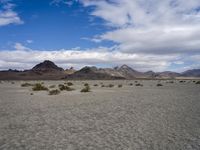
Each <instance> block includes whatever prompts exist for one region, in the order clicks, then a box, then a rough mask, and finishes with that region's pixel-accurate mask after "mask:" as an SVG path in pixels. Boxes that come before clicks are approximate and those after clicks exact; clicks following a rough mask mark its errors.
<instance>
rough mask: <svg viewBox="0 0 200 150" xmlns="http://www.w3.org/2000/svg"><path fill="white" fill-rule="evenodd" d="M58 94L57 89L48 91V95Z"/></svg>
mask: <svg viewBox="0 0 200 150" xmlns="http://www.w3.org/2000/svg"><path fill="white" fill-rule="evenodd" d="M58 94H60V90H58V89H55V90H51V91H49V95H58Z"/></svg>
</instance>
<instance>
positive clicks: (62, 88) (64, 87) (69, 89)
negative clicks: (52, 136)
mask: <svg viewBox="0 0 200 150" xmlns="http://www.w3.org/2000/svg"><path fill="white" fill-rule="evenodd" d="M58 87H59V89H60V90H61V91H64V90H65V91H73V90H74V89H73V88H71V87H69V86H65V85H63V84H59V85H58Z"/></svg>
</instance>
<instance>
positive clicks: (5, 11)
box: [0, 0, 24, 26]
mask: <svg viewBox="0 0 200 150" xmlns="http://www.w3.org/2000/svg"><path fill="white" fill-rule="evenodd" d="M0 4H1V5H2V9H1V10H0V26H5V25H9V24H23V23H24V22H23V21H22V20H21V18H20V17H19V15H18V13H17V12H15V11H14V10H13V8H14V6H15V5H14V4H12V3H10V1H7V0H1V1H0Z"/></svg>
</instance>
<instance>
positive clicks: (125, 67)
mask: <svg viewBox="0 0 200 150" xmlns="http://www.w3.org/2000/svg"><path fill="white" fill-rule="evenodd" d="M120 69H132V68H131V67H129V66H128V65H126V64H124V65H122V66H121V67H120Z"/></svg>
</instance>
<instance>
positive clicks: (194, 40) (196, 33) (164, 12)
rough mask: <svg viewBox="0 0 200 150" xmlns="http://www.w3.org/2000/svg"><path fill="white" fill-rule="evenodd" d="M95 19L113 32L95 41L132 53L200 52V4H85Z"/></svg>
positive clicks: (108, 0) (107, 0) (93, 0)
mask: <svg viewBox="0 0 200 150" xmlns="http://www.w3.org/2000/svg"><path fill="white" fill-rule="evenodd" d="M81 2H82V3H83V5H84V6H85V7H91V6H92V7H93V8H94V9H93V11H92V12H91V15H93V16H96V17H100V18H102V19H103V20H105V21H106V24H105V25H106V26H111V27H113V30H111V31H108V32H105V33H102V34H101V35H98V36H95V38H94V40H93V41H98V42H99V41H102V40H109V41H113V42H116V43H118V44H119V50H120V51H123V52H128V53H151V54H157V53H160V54H172V53H177V54H183V53H199V52H200V0H191V1H184V0H163V1H160V0H149V1H146V0H134V1H131V0H101V1H99V0H81Z"/></svg>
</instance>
